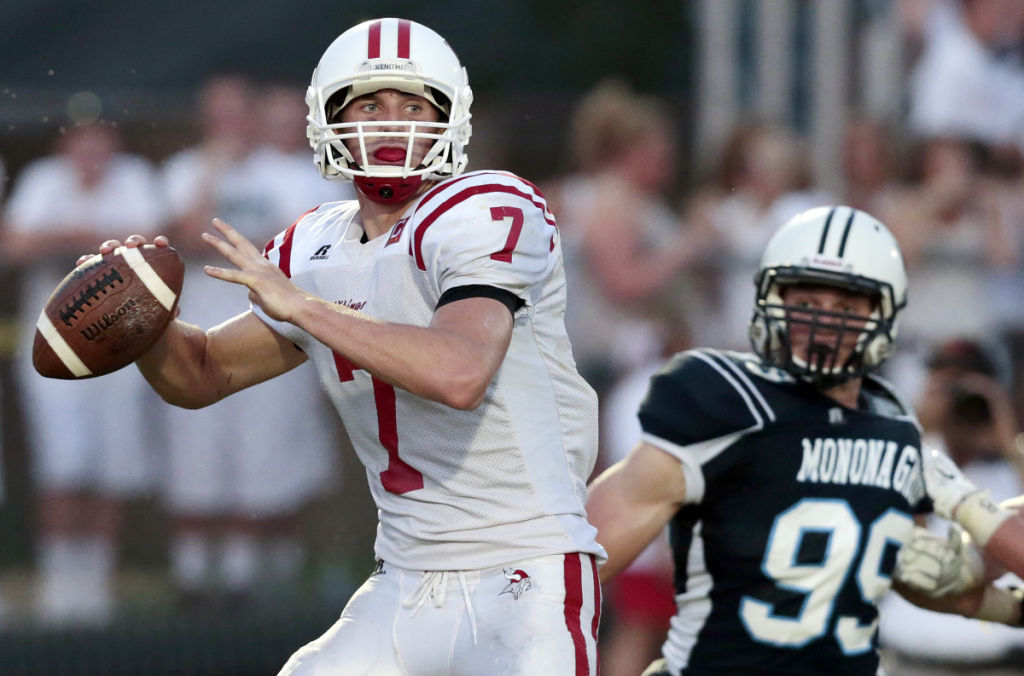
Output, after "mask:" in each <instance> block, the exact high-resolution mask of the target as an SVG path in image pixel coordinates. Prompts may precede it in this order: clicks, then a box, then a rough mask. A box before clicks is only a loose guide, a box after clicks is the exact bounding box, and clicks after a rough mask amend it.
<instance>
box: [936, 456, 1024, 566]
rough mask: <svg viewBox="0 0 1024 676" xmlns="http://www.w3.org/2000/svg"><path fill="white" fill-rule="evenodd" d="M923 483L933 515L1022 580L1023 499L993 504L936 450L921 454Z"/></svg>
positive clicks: (1023, 549) (1023, 558)
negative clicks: (963, 532)
mask: <svg viewBox="0 0 1024 676" xmlns="http://www.w3.org/2000/svg"><path fill="white" fill-rule="evenodd" d="M924 479H925V485H926V486H927V489H928V495H929V496H930V497H931V498H932V502H933V503H934V504H935V512H936V513H937V514H939V515H940V516H943V517H945V518H947V519H950V520H952V521H956V522H957V523H959V524H960V525H961V526H963V527H964V530H966V531H967V532H968V533H969V534H970V536H971V539H972V540H973V541H974V543H975V545H977V546H978V547H980V548H982V549H983V550H984V552H985V555H986V557H988V559H990V560H994V561H995V562H997V563H998V564H999V565H1001V566H1003V567H1004V568H1005V569H1006V570H1008V571H1010V572H1012V573H1015V574H1016V575H1019V576H1022V577H1024V516H1022V514H1021V512H1020V509H1021V506H1022V505H1024V497H1022V498H1016V499H1014V500H1012V501H1008V502H1006V503H1003V504H1002V505H997V504H995V503H994V502H993V501H992V500H991V498H989V495H988V492H987V491H983V490H981V489H980V488H978V486H976V485H975V484H974V483H973V482H972V481H970V480H969V479H968V478H967V477H965V476H964V475H963V473H961V472H960V470H959V468H958V467H957V466H956V464H954V463H953V461H952V460H950V459H949V458H948V457H947V456H945V455H944V454H942V453H939V452H938V451H936V450H931V451H929V452H927V453H926V454H925V465H924Z"/></svg>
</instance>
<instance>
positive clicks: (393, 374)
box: [203, 219, 512, 409]
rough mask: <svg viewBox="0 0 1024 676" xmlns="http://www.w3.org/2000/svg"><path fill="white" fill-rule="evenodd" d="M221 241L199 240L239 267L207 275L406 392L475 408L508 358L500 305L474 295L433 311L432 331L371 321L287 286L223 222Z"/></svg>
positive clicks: (507, 322) (507, 326)
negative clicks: (241, 289) (245, 292)
mask: <svg viewBox="0 0 1024 676" xmlns="http://www.w3.org/2000/svg"><path fill="white" fill-rule="evenodd" d="M214 226H215V227H216V228H217V231H218V232H219V233H220V234H221V235H222V236H223V239H221V238H219V237H215V236H213V235H210V234H205V233H204V235H203V239H204V240H205V241H206V242H207V243H208V244H210V245H211V246H213V247H214V248H215V249H217V251H219V252H220V253H221V254H222V255H223V256H224V257H225V258H226V259H227V260H228V261H230V262H231V263H232V264H233V265H234V266H235V267H236V268H237V269H231V268H222V267H211V266H207V268H206V272H207V274H209V275H211V276H213V277H217V278H218V279H223V280H225V281H228V282H234V283H236V284H243V285H245V286H247V287H248V288H249V297H250V298H251V299H252V301H253V302H254V303H256V304H257V305H259V306H260V307H261V308H262V309H263V311H264V312H266V313H267V314H268V315H269V316H270V317H272V318H274V319H276V320H278V321H284V322H290V323H292V324H295V325H296V326H298V327H300V328H302V329H303V330H305V331H307V332H308V333H309V334H310V335H312V336H313V337H314V338H316V339H317V340H319V341H320V342H321V343H323V344H324V345H327V346H328V347H330V348H331V349H332V350H334V351H336V352H338V353H339V354H341V355H344V356H345V357H346V358H347V359H348V360H349V361H351V362H353V363H354V364H358V365H359V367H360V368H363V369H365V370H367V371H369V372H370V373H371V374H373V375H374V376H376V377H377V378H379V379H380V380H383V381H384V382H387V383H389V384H391V385H395V386H397V387H400V388H402V389H404V390H407V391H409V392H412V393H413V394H416V395H419V396H421V397H424V398H426V399H430V400H432V401H437V402H440V403H442V404H445V405H448V406H451V407H453V408H459V409H472V408H476V407H477V406H479V405H480V403H481V402H482V401H483V398H484V395H485V394H486V391H487V386H488V385H489V384H490V382H491V380H492V379H493V378H494V375H495V373H497V371H498V368H499V367H500V366H501V363H502V361H503V360H504V358H505V352H506V351H507V350H508V345H509V341H510V340H511V337H512V314H511V313H510V312H509V310H508V308H507V307H506V306H505V305H504V304H503V303H501V302H500V301H497V300H494V299H492V298H484V297H472V298H465V299H462V300H458V301H455V302H452V303H448V304H447V305H443V306H441V307H440V308H438V309H437V310H436V311H435V313H434V317H433V320H432V321H431V324H430V326H429V327H422V326H412V325H409V324H397V323H393V322H385V321H380V320H377V319H374V318H372V317H370V316H368V315H366V314H363V313H361V312H358V311H356V310H352V309H350V308H347V307H345V306H343V305H339V304H337V303H331V302H328V301H326V300H324V299H322V298H317V297H316V296H313V295H312V294H310V293H308V292H306V291H303V290H302V289H300V288H298V287H296V286H295V285H294V284H292V282H291V280H289V279H288V278H287V277H286V276H285V275H284V273H282V272H281V270H280V269H279V268H278V267H277V266H276V265H274V264H273V263H271V262H269V261H268V260H266V259H265V258H264V257H263V255H262V253H261V252H260V251H259V250H258V249H256V248H255V247H254V246H253V245H252V244H251V243H250V242H248V241H247V240H246V239H245V238H244V237H242V236H241V235H240V234H239V233H238V232H237V231H235V230H234V229H233V228H231V227H230V226H229V225H227V224H226V223H224V222H222V221H220V220H217V219H215V220H214Z"/></svg>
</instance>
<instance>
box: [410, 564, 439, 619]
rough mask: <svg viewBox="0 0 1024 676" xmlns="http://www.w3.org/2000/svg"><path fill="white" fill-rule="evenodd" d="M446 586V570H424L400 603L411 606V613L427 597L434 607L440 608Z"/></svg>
mask: <svg viewBox="0 0 1024 676" xmlns="http://www.w3.org/2000/svg"><path fill="white" fill-rule="evenodd" d="M447 588H448V571H447V570H427V571H424V573H423V577H422V578H420V583H419V585H418V586H417V587H416V589H414V590H413V592H412V593H411V594H409V595H408V596H406V597H405V600H404V601H402V605H403V606H405V607H406V608H412V609H413V611H412V614H413V615H415V614H416V611H417V610H419V609H420V608H422V607H423V604H424V603H426V602H427V599H428V598H429V599H430V600H431V601H433V602H434V607H435V608H440V607H441V606H443V605H444V596H445V593H446V592H447Z"/></svg>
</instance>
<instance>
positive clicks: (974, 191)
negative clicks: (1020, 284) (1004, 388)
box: [885, 138, 1013, 398]
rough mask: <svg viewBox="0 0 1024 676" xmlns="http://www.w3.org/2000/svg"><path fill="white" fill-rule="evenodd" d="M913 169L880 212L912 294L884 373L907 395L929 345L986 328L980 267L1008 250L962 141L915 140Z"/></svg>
mask: <svg viewBox="0 0 1024 676" xmlns="http://www.w3.org/2000/svg"><path fill="white" fill-rule="evenodd" d="M913 174H914V179H915V182H914V184H913V186H912V188H911V189H910V190H908V191H907V192H906V194H905V195H904V196H903V198H902V199H901V200H900V201H899V204H898V206H897V207H896V208H895V210H894V211H893V212H892V213H890V214H885V216H886V217H888V219H889V221H888V222H889V224H890V227H891V228H892V231H893V234H894V235H895V236H896V239H897V240H898V241H899V243H900V247H901V248H902V250H903V256H904V260H905V261H906V264H907V274H908V279H909V284H910V293H912V294H913V297H914V301H913V302H912V303H910V304H909V306H908V307H907V309H906V310H905V311H904V313H903V316H902V318H901V320H900V328H899V330H900V345H901V354H899V355H897V356H896V357H895V358H894V359H893V360H891V363H890V364H889V365H888V366H889V370H888V371H887V373H888V374H889V376H890V377H891V378H892V379H893V380H896V381H897V385H899V386H901V388H902V389H903V391H905V392H907V393H908V396H909V397H911V398H914V397H916V394H917V393H918V392H919V391H920V385H921V379H922V376H923V374H922V367H921V360H922V359H923V358H924V357H925V354H926V353H925V350H926V349H927V346H928V345H929V344H931V343H933V342H938V341H943V340H947V339H949V338H952V337H953V336H954V335H959V334H966V335H974V336H981V335H985V334H986V333H988V332H990V331H991V330H992V329H993V324H994V319H993V307H992V299H991V297H990V296H989V292H988V288H987V284H986V282H987V280H986V278H985V272H986V270H989V269H991V268H992V266H994V265H997V264H998V263H999V261H1000V260H1001V258H1002V257H1003V256H1005V255H1006V252H1007V251H1010V250H1012V248H1013V246H1012V242H1011V241H1010V240H1009V239H1008V233H1007V231H1006V229H1005V228H1004V227H1002V221H1001V216H1000V213H999V204H998V203H997V201H996V200H995V199H994V198H993V195H992V193H991V192H990V191H988V190H986V189H984V185H983V184H982V183H981V181H980V180H979V177H980V175H979V173H978V165H977V156H976V155H975V153H974V152H973V151H972V148H971V146H970V144H968V143H967V142H966V141H963V140H959V139H954V138H934V139H930V140H928V141H927V142H925V143H923V144H922V145H921V148H920V150H919V153H918V158H917V163H916V166H915V168H914V169H913ZM951 313H953V315H952V316H951ZM953 317H955V319H953Z"/></svg>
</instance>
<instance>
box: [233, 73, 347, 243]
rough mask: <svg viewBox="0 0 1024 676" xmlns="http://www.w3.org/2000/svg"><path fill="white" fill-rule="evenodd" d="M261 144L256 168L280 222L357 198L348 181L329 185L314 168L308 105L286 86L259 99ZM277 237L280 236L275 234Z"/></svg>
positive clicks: (299, 93)
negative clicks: (264, 176) (268, 188)
mask: <svg viewBox="0 0 1024 676" xmlns="http://www.w3.org/2000/svg"><path fill="white" fill-rule="evenodd" d="M258 110H259V120H260V127H259V131H258V134H257V136H256V137H255V138H256V139H257V140H258V141H259V142H260V145H259V146H258V147H257V148H256V150H255V152H254V153H253V163H254V164H256V165H257V166H260V167H262V168H263V170H264V171H267V172H268V173H269V174H270V175H271V177H270V183H271V184H272V185H271V189H272V190H273V192H272V196H273V200H272V201H273V204H274V206H275V208H276V211H277V213H276V214H274V217H275V218H276V219H277V222H279V223H284V222H289V223H290V222H291V221H294V220H295V219H296V218H298V217H299V216H300V215H301V214H303V213H305V212H306V211H308V210H310V209H312V208H313V207H315V206H317V205H319V204H322V203H324V202H336V201H338V200H351V199H355V198H356V196H355V187H354V186H353V185H352V183H351V182H350V181H325V180H323V178H321V176H320V172H318V171H317V170H316V167H315V166H314V164H313V150H312V149H311V148H310V147H309V141H308V140H307V139H306V125H305V124H303V120H305V118H306V112H307V108H306V103H305V101H304V100H303V92H302V90H298V89H294V88H292V87H287V86H284V85H270V86H268V87H265V88H264V89H263V90H262V91H261V92H260V93H259V97H258ZM271 234H276V233H271Z"/></svg>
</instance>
